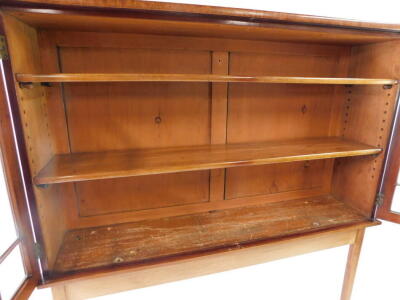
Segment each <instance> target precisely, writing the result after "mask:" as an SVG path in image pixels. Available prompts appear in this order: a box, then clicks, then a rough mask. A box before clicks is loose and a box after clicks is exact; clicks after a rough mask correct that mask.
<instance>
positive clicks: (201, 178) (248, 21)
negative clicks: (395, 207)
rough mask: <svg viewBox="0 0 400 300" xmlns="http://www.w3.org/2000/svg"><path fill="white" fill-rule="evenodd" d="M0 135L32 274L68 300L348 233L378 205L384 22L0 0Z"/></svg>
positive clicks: (359, 230)
mask: <svg viewBox="0 0 400 300" xmlns="http://www.w3.org/2000/svg"><path fill="white" fill-rule="evenodd" d="M0 7H1V8H0V9H1V26H0V27H1V28H0V30H1V32H0V34H1V37H0V38H1V40H0V42H1V44H0V48H1V50H0V51H1V52H0V55H1V77H2V83H3V84H2V85H1V91H0V92H1V93H0V109H1V110H0V114H1V115H0V117H1V124H2V127H1V136H0V137H1V146H2V155H3V157H2V158H3V162H4V164H5V166H6V167H7V168H6V171H7V172H6V175H7V178H8V184H9V188H10V194H11V196H12V197H11V198H12V201H13V203H14V207H15V216H16V219H17V221H18V226H19V233H20V239H19V243H20V244H21V247H22V249H23V254H24V257H25V263H26V268H27V272H28V274H29V277H28V278H27V280H26V282H25V283H24V284H23V286H22V287H21V289H20V291H19V292H18V294H17V295H16V297H15V299H26V298H27V297H28V296H29V293H30V291H31V290H32V289H33V288H34V287H35V286H37V285H38V286H39V287H52V289H53V294H54V299H56V300H72V299H73V300H80V299H86V298H89V297H94V296H100V295H105V294H108V293H113V292H118V291H123V290H127V289H133V288H139V287H144V286H149V285H153V284H158V283H163V282H169V281H174V280H179V279H184V278H190V277H194V276H199V275H204V274H210V273H213V272H219V271H224V270H229V269H234V268H239V267H243V266H247V265H252V264H257V263H261V262H265V261H269V260H274V259H279V258H283V257H287V256H291V255H298V254H301V253H307V252H311V251H316V250H320V249H326V248H330V247H336V246H341V245H350V250H349V260H348V264H347V269H346V273H345V280H344V286H343V291H342V300H346V299H350V294H351V288H352V284H353V281H354V276H355V270H356V266H357V261H358V256H359V253H360V249H361V244H362V239H363V234H364V230H365V228H366V227H369V226H373V225H377V224H379V220H378V219H377V217H379V218H382V219H388V220H391V221H394V222H399V221H400V214H398V213H396V212H393V211H392V209H391V202H392V196H393V192H394V187H395V185H396V181H397V173H398V170H399V165H400V139H399V137H398V133H397V132H398V130H399V129H398V127H399V122H398V121H397V115H398V95H399V92H398V90H399V88H398V80H399V78H400V25H385V24H374V23H365V22H356V21H347V20H334V19H325V18H318V17H311V16H303V15H291V14H284V13H273V12H264V11H253V10H243V9H231V8H220V7H206V6H195V5H181V4H171V3H157V2H148V1H143V2H142V1H117V0H90V1H80V0H69V1H65V0H46V1H45V0H43V1H39V0H26V1H2V2H1V4H0Z"/></svg>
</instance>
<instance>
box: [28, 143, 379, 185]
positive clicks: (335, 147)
mask: <svg viewBox="0 0 400 300" xmlns="http://www.w3.org/2000/svg"><path fill="white" fill-rule="evenodd" d="M380 151H381V150H380V149H379V148H378V147H371V146H368V145H365V144H360V143H357V142H353V141H350V140H344V139H341V138H316V139H300V140H292V141H279V142H269V143H253V144H223V145H203V146H188V147H171V148H161V149H139V150H130V151H113V152H94V153H74V154H61V155H56V156H54V157H53V159H52V160H51V161H50V162H49V163H48V164H47V166H46V167H45V168H43V170H42V171H41V172H40V173H39V174H38V175H37V176H36V177H35V179H34V181H35V183H36V184H52V183H62V182H74V181H84V180H95V179H105V178H117V177H128V176H139V175H150V174H163V173H175V172H183V171H195V170H205V169H218V168H227V167H234V166H246V165H262V164H272V163H282V162H292V161H302V160H314V159H324V158H335V157H348V156H359V155H370V154H376V153H379V152H380Z"/></svg>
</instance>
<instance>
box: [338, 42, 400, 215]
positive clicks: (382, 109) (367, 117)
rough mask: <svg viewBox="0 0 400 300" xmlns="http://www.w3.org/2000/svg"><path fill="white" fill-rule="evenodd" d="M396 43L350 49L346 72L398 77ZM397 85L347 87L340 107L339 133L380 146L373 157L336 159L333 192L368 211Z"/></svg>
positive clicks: (376, 180) (356, 206)
mask: <svg viewBox="0 0 400 300" xmlns="http://www.w3.org/2000/svg"><path fill="white" fill-rule="evenodd" d="M399 56H400V43H399V42H387V43H380V44H372V45H364V46H357V47H354V48H353V49H352V54H351V61H350V75H351V76H352V77H364V78H371V77H375V78H399V77H400V65H399V63H398V57H399ZM397 89H398V88H397V86H393V87H392V88H389V89H388V88H387V87H384V86H353V87H347V91H346V97H345V98H346V99H345V101H346V104H345V105H344V107H343V112H342V114H343V123H342V129H341V130H342V136H343V137H345V138H349V139H353V140H356V141H359V142H362V143H366V144H369V145H373V146H377V147H380V148H382V149H383V151H382V153H381V154H379V155H377V156H373V157H362V158H361V157H360V158H353V159H348V158H343V159H338V160H337V162H336V165H335V172H334V180H333V194H334V195H335V196H337V197H338V198H339V199H342V200H343V201H346V203H348V204H349V205H351V206H352V207H354V208H356V209H359V210H360V211H361V212H363V213H364V214H365V215H366V216H370V215H371V214H372V210H373V207H374V202H375V196H376V192H377V189H378V184H379V177H380V173H381V170H382V168H383V159H384V154H385V151H386V147H387V144H388V140H389V134H390V128H391V124H392V120H393V114H394V108H395V104H396V95H397Z"/></svg>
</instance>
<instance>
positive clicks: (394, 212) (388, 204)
mask: <svg viewBox="0 0 400 300" xmlns="http://www.w3.org/2000/svg"><path fill="white" fill-rule="evenodd" d="M399 106H400V103H399V94H398V95H397V104H396V107H397V108H396V113H395V119H394V122H393V128H392V132H391V137H390V142H389V143H390V144H389V147H388V152H387V154H386V160H385V166H384V170H383V173H382V181H381V185H380V188H379V192H378V194H377V205H376V209H377V217H378V218H380V219H383V220H387V221H391V222H396V223H400V176H399V170H400V108H399Z"/></svg>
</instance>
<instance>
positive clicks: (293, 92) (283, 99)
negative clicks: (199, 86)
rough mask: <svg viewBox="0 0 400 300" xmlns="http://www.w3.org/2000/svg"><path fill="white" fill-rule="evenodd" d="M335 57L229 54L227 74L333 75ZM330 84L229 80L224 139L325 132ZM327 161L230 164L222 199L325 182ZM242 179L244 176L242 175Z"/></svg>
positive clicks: (242, 140) (252, 139) (336, 63)
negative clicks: (230, 167) (238, 166)
mask: <svg viewBox="0 0 400 300" xmlns="http://www.w3.org/2000/svg"><path fill="white" fill-rule="evenodd" d="M339 61H340V56H333V55H315V54H313V53H312V52H310V53H309V55H301V56H300V55H296V54H295V53H293V54H291V55H288V54H286V53H285V54H278V53H262V54H261V53H238V52H235V53H231V55H230V74H232V75H276V76H315V77H334V76H338V75H337V74H341V72H343V70H341V69H340V64H339ZM334 91H335V87H334V86H326V85H290V84H278V85H277V84H259V85H255V84H231V85H230V86H229V100H228V124H227V142H228V143H245V142H259V141H260V142H261V141H271V140H280V139H294V138H306V137H319V136H328V135H330V134H331V132H330V129H331V128H330V120H331V118H334V116H333V114H334V113H335V112H334V110H333V105H334V100H335V97H334V95H335V93H334ZM331 172H332V161H329V162H324V161H323V162H313V163H308V162H306V163H292V164H287V165H286V164H283V165H267V166H257V167H245V168H234V169H228V170H227V171H226V194H225V198H226V199H234V198H240V197H244V196H253V195H260V194H274V193H282V192H288V191H301V190H308V189H313V188H321V187H325V189H327V188H328V187H329V185H330V182H327V181H325V180H326V178H327V176H328V175H329V174H330V173H331ZM244 179H245V180H244Z"/></svg>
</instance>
